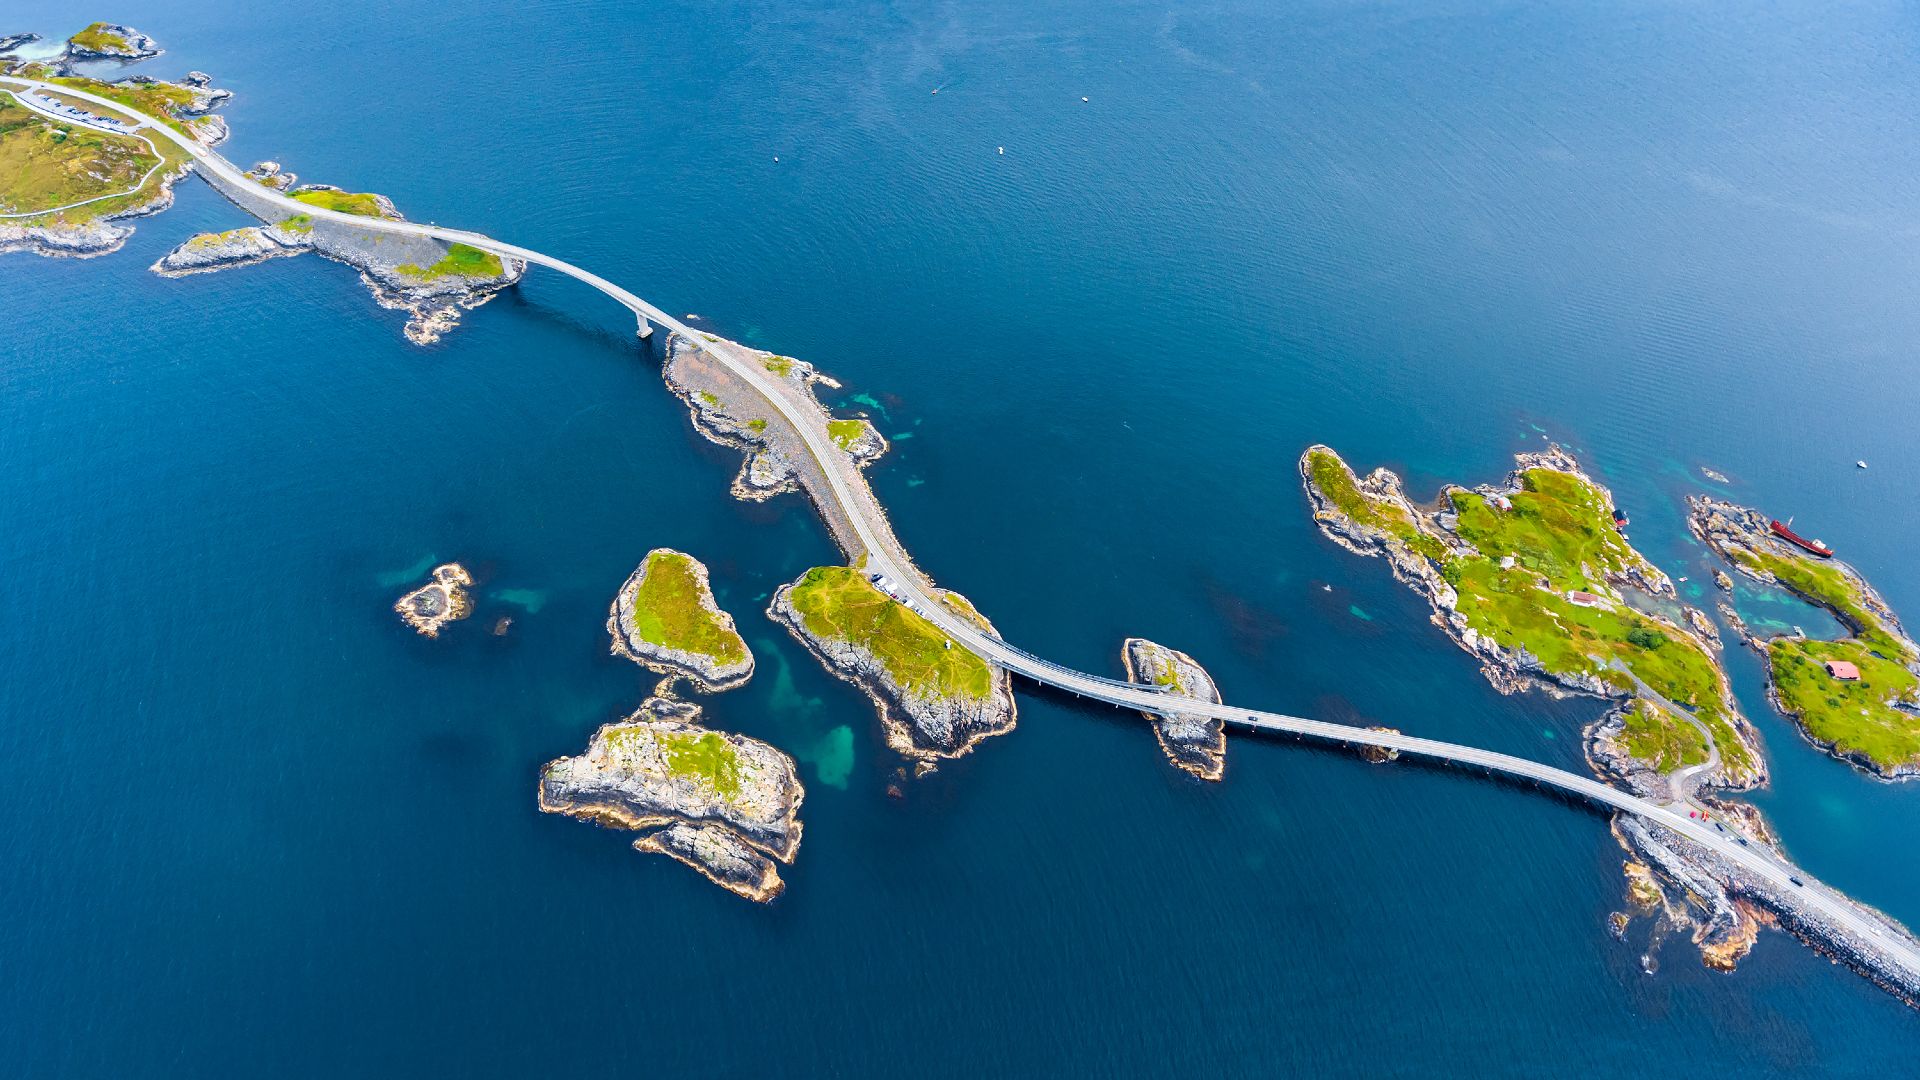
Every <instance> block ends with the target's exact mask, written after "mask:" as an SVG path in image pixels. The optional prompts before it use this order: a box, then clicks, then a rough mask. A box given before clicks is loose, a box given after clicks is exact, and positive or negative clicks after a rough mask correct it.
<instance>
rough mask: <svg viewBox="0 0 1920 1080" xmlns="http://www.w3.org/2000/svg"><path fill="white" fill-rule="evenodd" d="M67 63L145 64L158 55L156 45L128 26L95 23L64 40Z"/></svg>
mask: <svg viewBox="0 0 1920 1080" xmlns="http://www.w3.org/2000/svg"><path fill="white" fill-rule="evenodd" d="M66 55H67V59H69V60H125V61H134V60H145V59H148V58H149V57H154V56H159V55H160V43H159V42H157V41H155V40H153V39H152V38H150V37H148V36H147V35H145V34H143V33H141V32H140V31H138V30H135V29H134V28H133V27H131V26H121V25H120V24H118V23H104V22H97V23H94V24H92V25H91V26H88V27H87V28H86V29H85V30H82V31H80V32H79V33H77V34H75V35H73V36H72V37H70V38H68V39H67V54H66Z"/></svg>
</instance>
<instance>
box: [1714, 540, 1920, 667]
mask: <svg viewBox="0 0 1920 1080" xmlns="http://www.w3.org/2000/svg"><path fill="white" fill-rule="evenodd" d="M1734 561H1735V562H1738V563H1740V564H1741V565H1742V566H1745V567H1748V568H1749V569H1754V570H1764V571H1766V572H1767V573H1770V574H1772V575H1773V576H1774V578H1775V580H1777V581H1779V582H1780V584H1782V585H1784V586H1786V587H1787V589H1788V590H1790V591H1792V592H1794V593H1796V594H1798V595H1800V596H1802V597H1804V598H1806V599H1807V600H1808V601H1809V602H1811V603H1814V604H1818V605H1820V606H1821V607H1824V608H1826V609H1827V610H1828V611H1831V612H1833V613H1834V614H1835V615H1836V616H1838V617H1839V618H1840V620H1841V621H1842V622H1844V623H1846V624H1847V625H1848V626H1850V627H1852V628H1853V631H1854V633H1855V634H1856V635H1857V636H1858V637H1859V638H1860V640H1861V641H1864V642H1866V643H1868V644H1869V645H1871V646H1873V648H1875V649H1877V650H1879V652H1880V653H1881V654H1882V655H1884V656H1889V657H1898V658H1901V659H1904V660H1906V661H1907V662H1909V663H1911V662H1913V661H1914V660H1916V659H1920V657H1915V656H1913V655H1912V654H1911V652H1910V651H1909V650H1908V649H1907V648H1906V646H1905V645H1903V644H1902V643H1901V642H1900V639H1899V638H1897V637H1895V636H1894V635H1892V634H1890V633H1888V632H1887V629H1886V627H1885V626H1883V625H1881V622H1880V620H1879V618H1878V617H1877V616H1875V615H1874V614H1873V612H1871V611H1869V610H1867V606H1866V604H1865V603H1864V602H1863V600H1862V598H1861V594H1860V589H1859V587H1858V586H1856V585H1855V584H1854V582H1853V579H1851V578H1849V577H1847V575H1845V574H1843V573H1841V572H1840V570H1839V568H1838V567H1835V566H1833V565H1831V564H1829V563H1821V562H1815V561H1813V560H1812V559H1803V558H1800V557H1799V556H1782V555H1775V554H1774V553H1772V552H1770V551H1752V550H1749V549H1746V548H1736V549H1735V550H1734ZM1863 670H1864V669H1863Z"/></svg>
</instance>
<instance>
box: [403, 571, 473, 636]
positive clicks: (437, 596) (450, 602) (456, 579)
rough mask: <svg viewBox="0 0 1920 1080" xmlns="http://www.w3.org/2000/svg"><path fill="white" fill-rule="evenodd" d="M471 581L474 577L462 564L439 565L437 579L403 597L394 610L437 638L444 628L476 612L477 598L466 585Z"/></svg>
mask: <svg viewBox="0 0 1920 1080" xmlns="http://www.w3.org/2000/svg"><path fill="white" fill-rule="evenodd" d="M471 584H473V576H472V575H471V574H468V573H467V568H466V567H464V566H461V565H460V564H459V563H446V564H443V565H441V566H436V567H434V568H433V580H432V581H429V582H427V583H426V584H425V585H422V586H420V587H419V588H417V589H415V590H413V591H412V592H410V593H408V594H407V595H405V596H403V597H401V598H400V599H399V601H398V602H397V603H395V604H394V605H393V610H395V611H397V612H399V613H400V618H401V620H402V621H404V622H405V623H406V624H407V625H408V626H411V627H413V628H414V629H415V630H418V631H419V632H420V633H421V634H422V635H423V636H425V637H430V638H437V637H439V636H440V630H441V628H442V627H444V626H446V625H447V624H448V623H450V622H455V621H457V620H460V619H464V618H466V617H467V616H468V615H471V614H473V600H472V598H471V597H469V596H468V595H467V590H466V588H465V587H466V586H468V585H471Z"/></svg>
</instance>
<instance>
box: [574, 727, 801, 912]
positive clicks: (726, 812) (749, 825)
mask: <svg viewBox="0 0 1920 1080" xmlns="http://www.w3.org/2000/svg"><path fill="white" fill-rule="evenodd" d="M699 716H700V708H699V707H698V706H696V705H691V704H688V703H686V702H680V701H674V700H672V699H669V698H650V699H648V701H647V702H646V703H645V704H643V705H641V707H640V708H639V710H637V711H636V712H635V713H634V714H633V715H632V716H629V717H627V718H626V719H625V720H621V721H618V722H616V723H612V724H607V725H604V726H602V727H601V728H600V730H598V731H596V732H594V734H593V738H592V740H591V741H590V742H589V743H588V746H587V751H586V753H584V754H582V755H580V756H578V757H563V758H558V759H556V760H554V761H552V762H549V763H548V764H547V766H546V768H545V769H544V770H542V772H541V774H540V792H539V803H540V809H541V810H543V811H545V812H547V813H550V814H566V815H568V816H571V817H576V818H581V819H583V820H587V821H594V822H597V823H599V824H601V825H605V826H608V827H611V828H620V829H636V830H644V831H645V833H646V835H643V836H641V837H640V838H639V839H638V840H636V841H635V843H634V847H635V848H636V849H638V850H640V851H657V852H661V853H663V854H666V855H669V856H671V857H673V858H675V859H678V860H679V861H680V862H683V863H685V864H686V865H688V866H690V867H693V868H694V869H696V870H698V871H700V872H701V873H702V874H705V875H706V876H707V878H708V879H709V880H711V881H713V882H714V883H715V884H717V885H720V886H722V887H724V888H726V889H728V890H730V891H732V892H735V893H738V894H739V895H741V896H745V897H747V898H749V899H752V900H758V901H766V900H771V899H773V897H775V896H776V895H778V894H779V893H780V890H781V889H782V888H783V887H784V886H783V883H782V881H781V879H780V874H779V871H778V869H777V868H776V866H775V862H776V861H778V862H782V863H791V862H793V858H794V855H795V854H796V853H797V852H798V851H799V848H800V833H801V826H800V803H801V801H802V800H803V799H804V798H805V795H806V792H805V789H804V788H803V787H802V786H801V784H800V779H799V774H798V772H797V771H796V770H795V767H794V763H793V759H792V758H791V757H788V756H787V755H786V754H784V753H782V752H781V751H779V750H777V749H775V748H774V747H772V746H770V745H768V744H766V743H763V742H760V741H759V740H757V739H750V738H747V737H746V736H744V735H734V734H730V733H727V732H721V731H714V730H711V729H709V728H706V727H702V726H701V725H699V724H698V723H696V721H697V720H698V719H699Z"/></svg>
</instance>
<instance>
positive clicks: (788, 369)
mask: <svg viewBox="0 0 1920 1080" xmlns="http://www.w3.org/2000/svg"><path fill="white" fill-rule="evenodd" d="M761 363H763V364H765V365H766V368H767V370H768V371H771V372H773V373H774V374H775V375H778V376H780V377H781V378H783V379H784V378H786V377H787V376H788V375H791V374H793V357H791V356H769V357H767V358H766V359H765V360H763V361H761Z"/></svg>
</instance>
